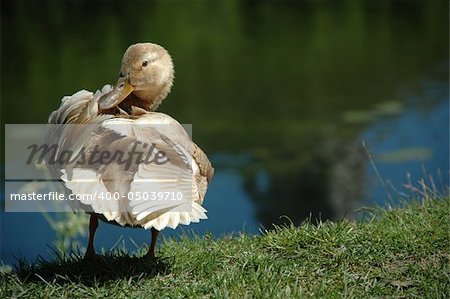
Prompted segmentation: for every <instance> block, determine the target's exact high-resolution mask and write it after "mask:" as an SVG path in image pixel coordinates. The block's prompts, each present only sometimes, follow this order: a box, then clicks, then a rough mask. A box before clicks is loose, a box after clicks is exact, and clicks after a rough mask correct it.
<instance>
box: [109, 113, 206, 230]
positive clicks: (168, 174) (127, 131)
mask: <svg viewBox="0 0 450 299" xmlns="http://www.w3.org/2000/svg"><path fill="white" fill-rule="evenodd" d="M126 123H127V124H126ZM124 124H125V125H124ZM103 126H105V127H106V128H109V129H111V130H115V131H116V132H118V133H119V132H120V134H123V135H126V136H133V138H136V141H138V142H141V143H142V144H148V145H150V146H152V147H154V149H155V150H156V151H158V152H160V153H161V152H162V153H164V156H165V158H167V159H165V160H163V161H164V162H165V163H155V162H154V161H153V162H151V163H141V164H139V166H138V168H137V170H136V173H135V175H134V177H133V180H132V182H131V184H130V189H129V192H130V194H131V196H130V198H129V206H130V213H131V214H132V215H133V216H134V217H135V218H136V220H137V221H138V223H139V224H140V225H142V226H144V227H146V228H148V227H155V228H157V229H163V228H164V227H167V226H168V227H172V228H175V227H176V226H177V225H178V224H189V223H190V222H198V221H199V220H200V219H206V214H205V212H206V210H205V209H203V208H202V207H201V206H200V204H201V203H202V201H203V196H204V192H206V186H207V181H206V178H205V182H204V183H202V184H201V185H200V186H201V189H199V184H198V182H197V181H198V180H197V177H198V176H199V174H200V172H199V167H198V165H197V162H196V161H195V160H194V143H193V142H192V141H191V139H190V137H189V135H188V134H187V133H186V131H185V130H184V128H183V127H182V126H181V125H180V124H179V123H178V122H177V121H176V120H174V119H173V118H171V117H169V116H167V115H165V114H162V113H147V114H145V115H141V116H140V117H139V118H138V119H136V120H131V119H128V120H126V121H125V120H119V119H113V120H109V121H106V122H105V123H104V124H103ZM147 148H149V147H147ZM197 151H198V147H197ZM202 153H203V152H202ZM203 155H204V153H203ZM205 157H206V155H205ZM206 159H207V158H206ZM160 162H161V161H160ZM203 189H204V190H203ZM133 196H134V199H133V198H131V197H133ZM144 197H146V198H144Z"/></svg>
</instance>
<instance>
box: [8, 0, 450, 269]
mask: <svg viewBox="0 0 450 299" xmlns="http://www.w3.org/2000/svg"><path fill="white" fill-rule="evenodd" d="M1 5H2V10H1V14H2V15H1V36H2V43H1V50H2V51H1V58H2V59H1V61H2V63H1V74H2V77H1V100H2V105H1V114H2V124H7V123H8V124H33V123H46V121H47V117H48V115H49V113H50V112H51V111H53V110H54V109H56V108H57V107H58V106H59V102H60V99H61V97H62V96H64V95H69V94H73V93H74V92H76V91H78V90H80V89H83V88H84V89H87V90H95V89H98V88H100V87H101V86H103V85H104V84H106V83H112V82H115V81H116V79H117V75H118V70H119V64H120V60H121V57H122V54H123V52H124V50H125V49H126V48H127V46H128V45H130V44H132V43H135V42H140V41H153V42H156V43H159V44H161V45H163V46H164V47H165V48H166V49H168V51H169V52H170V53H171V55H172V57H173V60H174V63H175V68H176V81H175V84H174V87H173V89H172V93H171V94H170V96H169V98H168V99H167V100H166V101H165V102H164V103H163V105H162V106H161V108H160V110H161V111H162V112H165V113H168V114H170V115H171V116H173V117H174V118H176V119H177V120H179V121H180V122H182V123H192V125H193V138H194V140H195V141H196V143H197V144H199V145H200V146H201V147H202V148H203V149H204V150H205V152H206V153H208V155H209V156H210V158H211V161H212V163H213V165H214V166H215V168H216V174H215V176H214V179H213V181H212V183H211V185H210V187H209V189H208V194H207V197H206V201H205V207H206V209H207V210H208V216H209V220H207V221H203V222H201V223H200V224H193V225H190V226H189V227H185V228H183V229H177V230H176V231H173V230H170V229H167V230H165V231H164V233H163V235H165V236H178V235H180V234H182V233H183V232H184V231H186V230H192V231H194V232H196V233H200V234H204V233H206V232H211V233H212V234H213V235H214V236H220V235H222V234H229V233H235V232H240V231H245V232H248V233H251V234H258V233H259V232H260V230H261V229H270V228H272V224H274V223H275V224H282V223H286V222H287V221H288V220H287V218H284V217H281V216H287V217H288V218H289V219H290V220H289V221H292V222H293V223H295V224H300V223H301V222H302V221H304V220H305V219H307V218H308V217H311V218H312V219H317V218H319V217H320V218H321V219H322V220H327V219H332V220H336V219H340V218H342V217H348V218H354V217H357V215H356V214H355V210H357V209H358V208H361V207H364V206H372V205H382V206H384V205H387V204H395V203H396V202H397V200H398V197H399V194H400V195H407V194H409V191H408V190H407V189H406V188H404V187H403V185H404V184H407V183H408V182H409V181H412V182H413V183H416V182H417V181H418V180H419V179H420V178H424V177H425V178H427V180H428V182H430V181H429V177H430V176H432V177H433V180H434V181H435V184H436V185H437V188H438V189H439V190H446V189H445V188H447V187H448V178H449V85H448V79H449V77H448V76H449V72H448V64H449V54H448V44H449V40H448V39H449V34H448V33H449V32H448V2H447V1H411V2H406V1H405V2H397V1H396V2H393V1H353V0H348V1H340V2H339V3H335V1H297V2H290V1H281V2H270V1H268V2H267V1H261V2H256V1H225V2H223V3H222V2H220V3H211V2H206V1H193V2H188V3H181V2H177V1H154V2H147V1H146V2H143V1H142V2H140V1H136V2H133V4H129V5H127V6H123V5H122V4H121V3H119V2H114V1H107V2H101V1H95V2H93V1H70V2H68V3H59V2H56V1H49V2H46V1H36V2H32V3H25V2H20V1H6V2H5V1H2V4H1ZM36 11H39V13H38V14H37V13H36ZM363 144H365V146H363ZM369 153H370V157H371V159H369ZM3 156H4V155H3V154H2V157H3ZM374 166H375V167H374ZM375 169H376V171H375ZM377 172H378V174H377ZM408 174H410V175H411V177H410V178H408V177H407V175H408ZM380 179H381V180H382V181H383V183H381V182H380ZM385 186H386V187H385ZM394 188H395V189H396V190H394ZM386 189H387V190H386ZM390 197H391V199H390ZM0 216H1V222H0V231H1V239H0V252H1V257H0V258H1V260H3V261H4V262H5V263H12V262H13V261H14V258H13V256H14V255H15V256H25V257H27V258H29V259H34V258H36V256H37V255H44V256H46V254H47V249H48V247H47V244H50V245H51V244H52V242H53V241H54V239H55V232H54V231H53V230H52V229H51V228H50V226H49V224H48V222H47V220H45V218H44V217H43V216H42V214H40V213H4V212H1V214H0ZM52 217H56V215H52ZM121 236H122V237H123V241H124V242H125V244H126V246H127V248H129V249H133V248H134V245H133V244H132V243H133V242H132V241H131V240H130V238H131V239H132V240H133V241H134V242H136V243H137V244H142V243H147V242H148V241H149V233H148V232H146V231H144V230H140V229H135V230H132V229H124V228H119V227H115V226H111V225H106V224H103V223H101V224H100V229H99V231H98V235H97V239H96V245H97V246H98V247H104V248H106V249H109V248H111V247H113V246H114V245H115V244H116V243H117V241H118V240H121ZM79 240H81V244H85V242H86V240H85V239H79ZM120 242H122V241H120Z"/></svg>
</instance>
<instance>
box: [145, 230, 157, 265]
mask: <svg viewBox="0 0 450 299" xmlns="http://www.w3.org/2000/svg"><path fill="white" fill-rule="evenodd" d="M158 234H159V230H157V229H155V228H153V227H152V242H151V243H150V248H149V249H148V252H147V254H146V256H147V257H151V258H154V257H155V247H156V239H157V238H158Z"/></svg>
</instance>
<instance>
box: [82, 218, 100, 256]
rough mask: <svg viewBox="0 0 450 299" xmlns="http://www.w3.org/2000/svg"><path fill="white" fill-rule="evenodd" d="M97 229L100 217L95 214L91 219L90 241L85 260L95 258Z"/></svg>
mask: <svg viewBox="0 0 450 299" xmlns="http://www.w3.org/2000/svg"><path fill="white" fill-rule="evenodd" d="M97 227H98V217H97V216H96V215H95V214H92V215H91V218H90V219H89V241H88V246H87V249H86V253H85V254H84V258H85V259H92V258H93V257H95V249H94V236H95V231H96V230H97Z"/></svg>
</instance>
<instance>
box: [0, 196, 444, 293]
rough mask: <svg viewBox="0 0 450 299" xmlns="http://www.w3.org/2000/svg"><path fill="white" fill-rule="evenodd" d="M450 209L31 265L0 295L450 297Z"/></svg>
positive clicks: (375, 214) (416, 207) (426, 208)
mask: <svg viewBox="0 0 450 299" xmlns="http://www.w3.org/2000/svg"><path fill="white" fill-rule="evenodd" d="M449 211H450V201H449V199H448V198H445V199H440V200H425V201H424V202H422V203H419V202H415V203H412V204H404V205H403V207H401V208H396V209H391V210H388V211H384V210H381V209H375V210H371V211H370V213H369V212H367V213H366V217H365V219H366V220H364V221H360V222H352V221H347V220H343V221H340V222H337V223H332V222H325V223H320V224H318V225H312V224H311V223H310V222H306V223H304V224H303V225H302V226H301V227H294V226H290V227H278V228H276V229H275V230H273V231H269V232H267V233H264V234H263V235H261V236H248V235H238V236H232V237H231V236H230V237H223V238H221V239H219V240H214V239H213V238H212V237H211V236H205V237H183V238H182V239H181V240H178V241H175V240H166V241H165V242H163V243H162V244H160V247H159V251H158V256H159V258H158V259H155V260H147V259H143V258H139V257H134V256H128V255H127V254H124V253H120V252H114V253H110V254H107V255H105V256H102V257H99V258H98V259H97V260H96V261H94V262H93V263H90V262H86V261H83V260H81V259H80V258H79V257H78V256H76V255H73V256H71V257H60V258H59V259H57V260H56V261H51V262H46V261H43V260H40V261H37V262H35V264H34V265H28V264H26V263H24V262H22V263H21V264H19V265H17V268H16V270H15V271H13V272H9V273H6V274H2V275H1V276H0V297H1V298H4V297H17V298H43V297H57V298H59V297H63V298H76V297H83V298H90V297H97V298H98V297H114V298H134V297H142V298H158V297H163V298H180V297H189V298H197V297H210V298H217V297H219V298H221V297H230V298H245V297H257V298H259V297H270V298H289V297H327V298H342V297H358V298H361V297H383V298H384V297H389V298H392V297H393V298H414V297H418V298H424V297H427V298H444V297H447V298H448V297H449V296H450V292H449V288H450V274H449V270H450V267H449V259H450V256H449V235H448V232H449V230H448V224H449ZM144 251H145V248H142V253H143V252H144Z"/></svg>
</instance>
